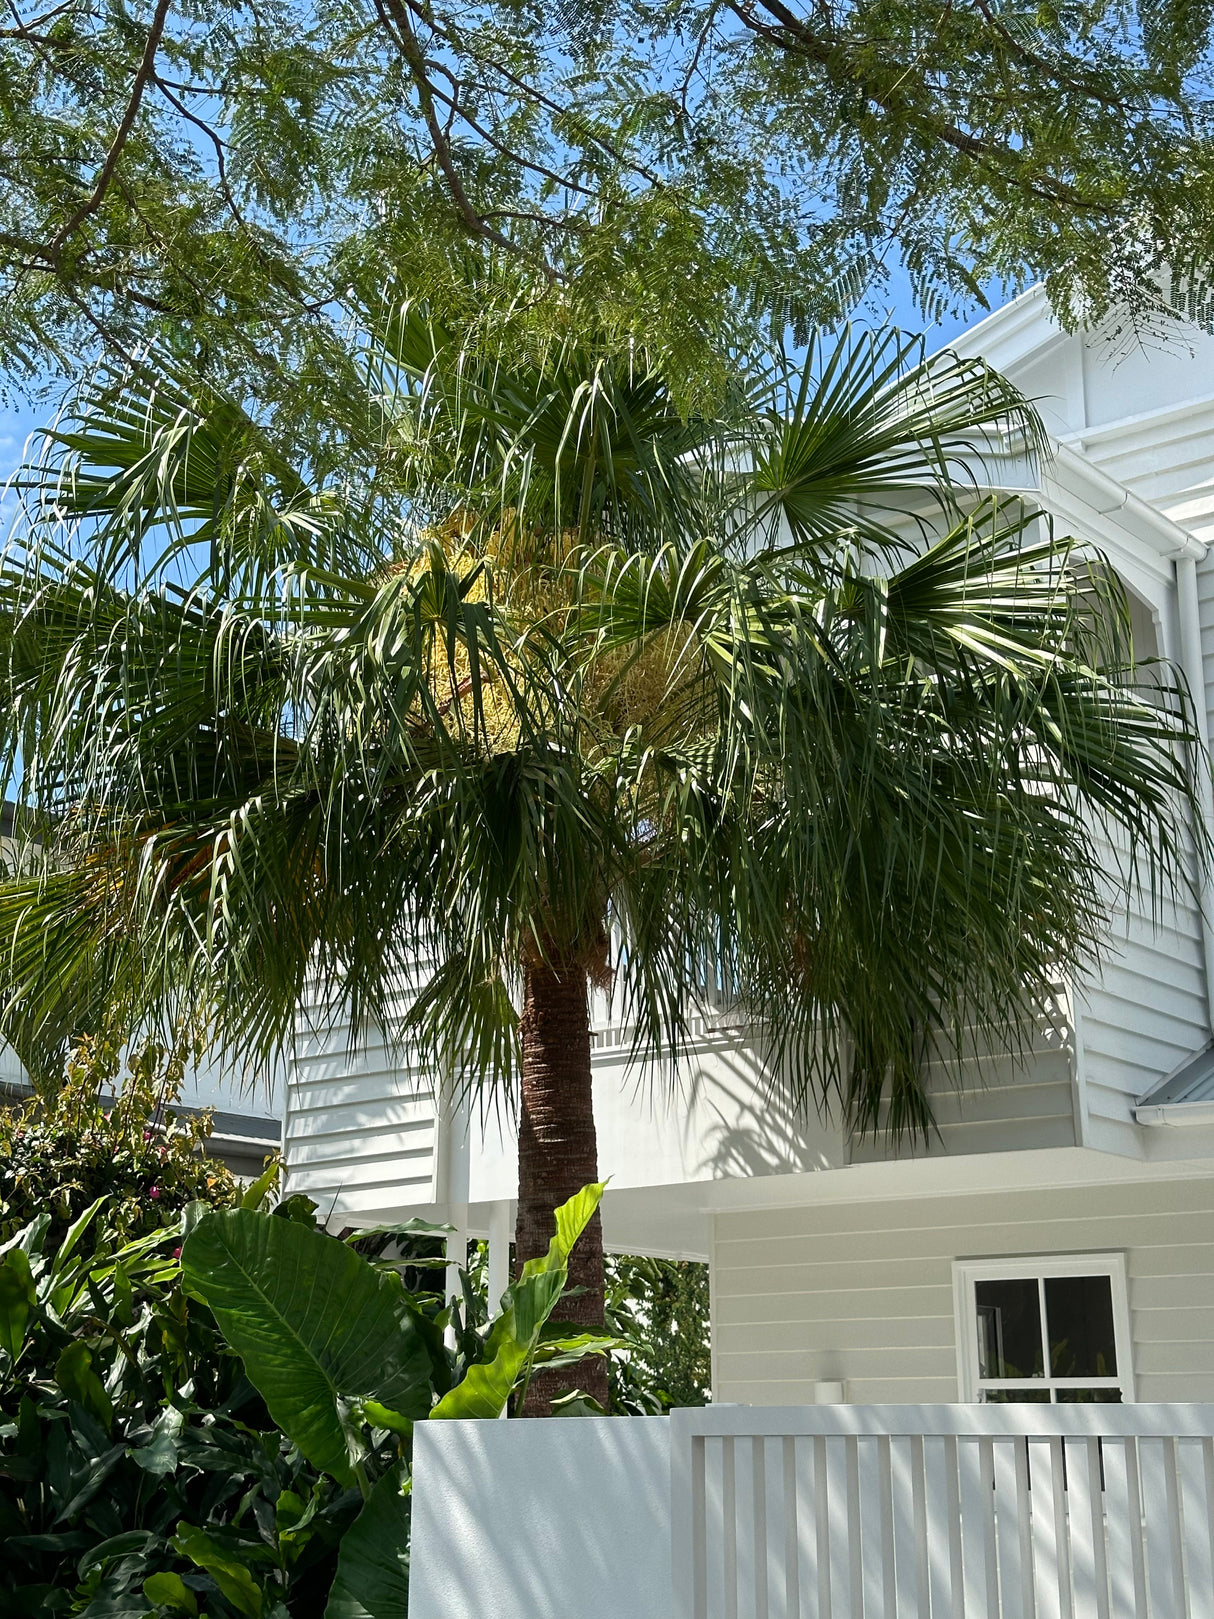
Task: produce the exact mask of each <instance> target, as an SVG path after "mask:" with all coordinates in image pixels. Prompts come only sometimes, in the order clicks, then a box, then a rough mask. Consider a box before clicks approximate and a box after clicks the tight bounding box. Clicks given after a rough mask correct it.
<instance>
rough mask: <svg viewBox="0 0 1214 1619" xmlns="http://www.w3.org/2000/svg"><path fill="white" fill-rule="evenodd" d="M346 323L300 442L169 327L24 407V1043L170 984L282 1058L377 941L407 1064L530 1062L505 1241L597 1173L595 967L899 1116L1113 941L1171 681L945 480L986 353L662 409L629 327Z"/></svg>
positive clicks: (1167, 741)
mask: <svg viewBox="0 0 1214 1619" xmlns="http://www.w3.org/2000/svg"><path fill="white" fill-rule="evenodd" d="M361 363H362V365H363V366H364V369H365V374H366V377H367V379H368V387H367V390H366V409H365V412H364V428H365V431H364V433H363V435H362V436H361V437H358V438H351V439H350V440H349V441H348V444H347V451H346V455H345V457H344V459H343V461H342V464H341V466H340V469H337V470H334V471H333V472H332V473H331V474H329V475H326V474H325V473H324V472H323V469H318V468H317V467H314V466H304V465H295V464H293V463H292V462H290V461H288V460H287V459H285V458H284V457H283V456H282V455H281V454H280V453H279V452H278V451H277V450H276V448H275V446H274V444H273V443H272V441H271V440H270V439H268V438H267V437H266V436H265V434H263V433H262V431H261V430H260V429H259V427H258V425H257V423H256V422H255V421H253V420H252V419H251V418H250V416H249V415H247V414H246V413H245V411H244V410H243V409H242V408H241V407H240V406H239V405H238V404H237V403H236V401H234V400H233V399H231V398H230V397H227V396H225V395H223V394H221V393H219V392H216V391H214V390H209V389H206V388H201V389H191V388H189V387H187V386H186V385H185V383H184V382H183V381H182V379H181V377H180V376H179V375H178V373H177V372H176V371H175V370H174V369H173V367H172V365H171V363H170V362H169V361H167V360H164V361H162V362H160V363H158V364H157V366H156V367H144V368H140V369H138V370H136V371H133V372H129V373H125V374H122V375H120V376H116V377H106V376H103V377H101V378H99V379H97V380H95V381H93V382H92V383H91V384H89V385H88V386H87V387H86V388H85V390H84V391H83V393H82V395H81V397H80V399H79V400H78V402H77V406H76V410H75V413H74V419H73V418H69V419H65V420H64V421H63V422H62V423H61V425H60V427H59V428H58V429H57V431H56V432H55V433H54V434H52V435H51V436H50V437H49V439H48V447H49V453H48V458H47V459H46V460H45V461H44V463H43V464H42V465H41V466H40V467H39V468H37V469H35V470H34V472H33V473H32V475H31V479H30V486H31V526H30V528H29V530H28V532H27V533H26V534H25V535H24V536H23V538H22V539H21V541H20V543H19V544H18V546H17V547H16V549H15V550H13V551H12V552H11V553H10V555H9V557H8V560H7V562H6V564H5V566H4V568H3V571H2V572H0V668H2V669H3V672H4V680H5V703H4V705H3V709H2V713H3V722H2V723H3V731H2V733H0V746H2V747H3V751H4V753H5V756H6V758H7V759H8V761H9V763H10V767H14V766H15V764H16V761H17V760H18V759H20V761H21V763H22V768H23V771H24V782H25V785H26V789H27V791H28V793H29V794H30V795H31V797H32V798H33V799H34V801H35V802H36V805H37V809H38V812H39V813H38V824H40V825H41V826H42V827H44V828H45V829H46V831H45V834H44V840H43V844H42V848H41V851H40V854H39V856H38V859H37V860H36V861H35V863H34V864H33V866H32V867H31V869H30V871H29V873H28V874H27V875H23V876H19V877H17V878H15V879H14V880H13V881H11V882H9V883H8V884H6V885H5V886H4V887H3V888H2V889H0V937H2V938H3V941H4V946H5V948H4V952H3V955H2V957H0V962H2V966H0V978H2V982H0V989H2V997H0V1022H2V1024H3V1030H4V1033H5V1035H6V1036H7V1037H8V1038H10V1039H11V1040H12V1041H13V1042H14V1044H16V1046H17V1048H18V1049H19V1050H20V1051H22V1052H23V1053H28V1054H31V1060H32V1057H33V1055H34V1054H37V1053H38V1052H53V1051H55V1050H56V1049H58V1048H60V1047H61V1046H62V1044H63V1042H64V1041H65V1040H66V1039H67V1038H68V1037H69V1036H70V1034H71V1032H72V1031H73V1030H76V1029H79V1028H81V1027H90V1028H100V1027H106V1028H114V1027H117V1028H119V1029H122V1030H128V1029H137V1028H140V1027H143V1026H145V1025H147V1024H149V1023H152V1024H153V1025H155V1024H156V1020H161V1019H167V1020H168V1021H169V1023H170V1024H172V1023H173V1022H174V1021H175V1020H176V1018H178V1017H187V1016H189V1017H193V1016H196V1015H198V1011H199V1009H200V1008H202V1009H204V1011H205V1013H206V1014H207V1015H208V1016H209V1017H210V1018H211V1019H212V1021H213V1027H214V1028H215V1030H216V1033H217V1037H218V1038H219V1039H220V1040H222V1041H228V1042H231V1043H234V1044H236V1045H238V1046H240V1047H241V1049H242V1050H243V1051H245V1052H246V1053H251V1054H253V1055H256V1056H260V1057H262V1058H266V1059H269V1058H271V1057H272V1056H273V1055H274V1053H275V1052H276V1051H277V1050H278V1049H279V1047H280V1046H281V1044H282V1042H283V1041H284V1039H286V1038H287V1036H288V1033H289V1031H290V1029H291V1027H292V1024H293V1020H294V1019H295V1017H296V1015H297V1010H298V1007H299V1005H300V1003H301V999H302V997H303V993H304V990H305V986H306V985H309V984H310V985H311V986H312V987H313V988H314V989H316V990H318V991H319V994H320V997H321V1001H322V1004H328V1005H329V1006H331V1007H332V1009H333V1012H334V1015H345V1016H348V1017H349V1018H350V1020H351V1023H352V1025H353V1027H354V1028H355V1030H356V1031H358V1030H361V1029H363V1028H365V1027H366V1025H367V1024H368V1023H373V1022H378V1023H381V1024H383V1025H384V1026H386V1027H393V1026H395V1025H394V1022H393V1020H394V1019H395V1017H396V1015H397V1014H396V1010H395V1009H396V1006H397V1005H398V992H399V988H400V986H401V984H402V982H412V983H413V984H414V985H415V986H416V988H417V994H416V996H415V998H414V999H413V1000H412V1001H411V1002H410V1004H409V1007H408V1010H407V1013H406V1015H405V1022H404V1030H403V1038H405V1039H407V1040H409V1041H413V1042H415V1043H416V1044H417V1045H418V1046H419V1047H420V1048H421V1052H422V1054H423V1055H422V1060H423V1061H425V1060H426V1058H427V1057H428V1059H429V1060H430V1061H432V1062H433V1063H434V1064H435V1066H436V1069H437V1070H438V1071H441V1072H444V1073H449V1074H453V1075H454V1076H455V1077H456V1081H457V1082H461V1081H462V1082H463V1083H464V1084H466V1085H469V1086H482V1085H493V1084H497V1083H501V1084H507V1085H512V1086H517V1091H516V1092H515V1094H517V1096H518V1098H519V1107H520V1113H519V1117H520V1166H521V1167H520V1197H519V1224H518V1230H517V1233H516V1243H517V1252H518V1259H519V1261H520V1262H522V1261H523V1260H527V1259H531V1258H536V1257H539V1256H541V1255H542V1254H543V1253H544V1252H545V1251H546V1250H547V1246H548V1241H549V1238H550V1235H551V1226H550V1210H551V1209H552V1207H554V1206H555V1205H556V1204H557V1203H559V1202H561V1201H563V1200H564V1199H566V1198H568V1197H569V1196H572V1195H573V1193H574V1192H575V1191H576V1189H577V1188H578V1187H579V1186H581V1185H584V1184H587V1183H589V1182H591V1181H593V1180H595V1179H596V1178H597V1163H596V1154H595V1142H594V1129H593V1111H592V1103H591V1089H590V1026H589V1016H590V1011H589V1002H588V994H589V988H590V986H591V985H595V986H598V987H599V988H601V989H602V990H603V991H604V993H606V992H607V990H608V989H609V990H610V996H611V1001H610V1007H609V1014H610V1016H611V1017H612V1018H613V1019H616V1020H618V1021H619V1022H621V1023H623V1024H626V1025H631V1027H632V1028H633V1030H634V1031H635V1049H636V1051H637V1053H640V1054H646V1055H648V1056H650V1057H652V1058H654V1059H655V1060H656V1061H657V1062H658V1064H659V1067H658V1070H657V1071H658V1072H659V1073H660V1072H661V1066H660V1065H661V1064H662V1063H663V1062H667V1063H669V1062H673V1061H676V1060H677V1059H678V1058H679V1056H680V1054H681V1053H682V1052H683V1050H684V1049H685V1047H686V1044H687V1041H688V1039H689V1035H690V1031H691V1028H692V1024H693V1019H694V1018H695V1016H696V1015H697V1014H698V1012H699V1011H700V1010H701V1009H702V1008H703V1007H704V1005H705V1004H706V1001H709V1000H713V1001H715V1002H717V1003H718V1004H719V1002H720V1000H721V998H724V999H725V1000H727V1001H729V1002H731V1003H733V1004H734V1005H735V1007H736V1009H737V1011H738V1014H739V1015H741V1016H745V1017H747V1018H749V1019H750V1020H751V1021H752V1024H753V1026H754V1027H755V1028H756V1029H757V1030H758V1031H760V1034H761V1041H762V1046H763V1050H764V1054H765V1056H766V1058H767V1061H768V1071H769V1073H770V1075H771V1080H772V1083H775V1084H781V1085H783V1086H785V1087H786V1088H787V1090H788V1091H789V1093H790V1094H791V1097H792V1099H793V1101H794V1102H795V1103H798V1104H800V1105H802V1106H805V1107H808V1106H812V1105H814V1104H815V1103H823V1102H824V1101H827V1100H829V1099H831V1098H834V1099H835V1100H837V1102H838V1103H839V1104H840V1105H841V1107H842V1108H843V1111H844V1113H845V1115H846V1117H847V1119H848V1121H849V1122H850V1123H851V1124H852V1125H853V1126H854V1127H855V1128H857V1129H860V1130H864V1129H871V1128H877V1127H878V1126H879V1125H882V1124H888V1125H889V1127H890V1128H892V1129H893V1130H894V1131H895V1132H897V1131H901V1130H906V1129H911V1130H914V1129H926V1128H928V1127H929V1125H930V1111H929V1108H928V1106H927V1102H926V1098H925V1095H924V1090H923V1073H924V1061H925V1059H926V1058H927V1057H928V1056H931V1055H936V1056H939V1057H941V1058H942V1059H943V1060H945V1061H950V1060H953V1061H955V1060H960V1059H961V1058H962V1057H963V1056H964V1054H965V1051H966V1049H967V1047H966V1042H967V1041H968V1040H972V1039H973V1037H974V1030H975V1029H979V1028H980V1029H982V1030H983V1032H984V1036H985V1037H989V1038H993V1039H995V1040H1002V1041H1005V1042H1007V1044H1008V1045H1009V1046H1010V1048H1011V1049H1013V1050H1016V1049H1018V1048H1019V1047H1020V1044H1021V1042H1022V1041H1023V1040H1024V1038H1025V1035H1026V1032H1027V1031H1028V1030H1029V1029H1030V1028H1031V1027H1032V1021H1033V1018H1034V1017H1035V1016H1036V1015H1038V1013H1039V1012H1040V1010H1041V1009H1042V1008H1043V1007H1045V1006H1048V1005H1049V1004H1050V1002H1051V1000H1052V995H1053V986H1054V984H1055V983H1056V980H1057V975H1058V974H1059V973H1060V972H1066V971H1068V970H1079V969H1081V968H1082V967H1083V966H1084V965H1086V963H1087V962H1088V961H1089V960H1090V959H1091V958H1092V956H1093V955H1095V956H1097V957H1098V956H1099V953H1100V950H1101V948H1102V943H1103V940H1104V937H1105V934H1104V923H1105V916H1106V896H1107V888H1106V863H1105V858H1104V844H1103V842H1102V840H1103V839H1104V838H1105V837H1106V836H1107V835H1108V834H1110V833H1116V834H1117V835H1118V837H1119V838H1120V839H1121V840H1122V842H1123V843H1124V845H1125V848H1126V851H1127V854H1126V861H1127V874H1128V875H1131V876H1134V875H1138V876H1142V877H1144V878H1147V879H1149V880H1151V881H1152V882H1154V883H1155V885H1156V888H1157V891H1158V889H1159V887H1160V886H1161V885H1164V884H1166V883H1167V882H1169V881H1183V880H1184V878H1185V873H1186V865H1185V862H1186V848H1187V846H1188V838H1189V830H1188V829H1189V825H1190V821H1191V815H1190V812H1191V809H1192V803H1193V798H1192V793H1193V781H1192V770H1193V754H1192V752H1191V745H1192V742H1193V736H1192V732H1191V727H1188V726H1187V722H1186V714H1187V699H1186V695H1185V692H1184V690H1183V685H1182V683H1180V682H1177V681H1175V680H1174V679H1173V677H1172V676H1171V674H1170V672H1169V671H1168V670H1167V668H1166V667H1161V668H1160V669H1157V670H1153V671H1152V672H1151V674H1152V679H1151V683H1150V689H1149V690H1147V691H1139V690H1138V688H1137V687H1136V685H1135V676H1134V672H1133V669H1132V667H1131V664H1130V649H1129V645H1128V628H1127V626H1128V615H1127V614H1126V612H1125V604H1124V601H1123V600H1121V598H1120V597H1119V596H1118V594H1117V591H1116V589H1115V586H1114V585H1113V584H1112V583H1111V582H1110V576H1109V575H1108V574H1107V573H1106V572H1105V571H1104V570H1102V569H1099V568H1096V569H1092V568H1091V567H1089V566H1088V564H1087V563H1085V561H1084V560H1083V559H1081V558H1078V557H1076V556H1075V555H1074V554H1073V552H1072V548H1071V546H1070V544H1069V542H1067V541H1066V540H1065V539H1064V538H1062V537H1058V536H1055V535H1054V534H1053V533H1052V532H1051V531H1050V529H1049V528H1048V526H1047V525H1046V524H1045V523H1044V521H1043V520H1041V519H1040V518H1039V517H1038V516H1037V515H1036V514H1035V513H1034V512H1033V511H1031V510H1030V509H1026V508H1024V507H1023V506H1020V505H1017V504H1015V503H1001V502H999V501H998V500H995V499H991V498H989V497H982V496H981V495H980V494H979V492H978V489H977V488H976V485H977V484H980V483H981V482H982V481H983V480H984V479H985V480H986V481H987V482H997V461H996V458H997V456H998V454H999V453H1000V446H1001V445H1002V444H1004V443H1007V442H1008V441H1009V440H1010V441H1011V442H1013V443H1018V444H1019V446H1020V450H1021V453H1025V454H1027V455H1029V457H1030V458H1031V457H1032V455H1033V454H1034V453H1036V452H1037V449H1038V429H1037V424H1036V420H1035V418H1034V416H1033V414H1032V412H1031V410H1030V409H1029V407H1028V406H1027V405H1026V404H1025V402H1024V401H1023V400H1022V399H1021V398H1020V397H1019V396H1018V395H1017V394H1016V392H1015V391H1014V390H1013V389H1012V388H1011V387H1009V386H1008V385H1007V384H1006V383H1005V382H1003V381H1002V380H1001V379H1000V378H999V377H997V376H996V375H994V374H993V373H991V372H990V371H989V370H987V369H986V368H985V367H983V366H981V365H979V364H976V363H972V362H967V361H962V360H959V359H957V358H955V357H953V356H950V355H947V354H945V355H942V356H939V357H938V358H936V359H934V360H931V361H926V362H925V361H922V360H921V358H920V357H919V355H918V353H917V351H916V350H915V349H914V347H913V345H909V344H906V343H904V342H902V341H901V340H899V339H897V338H894V337H888V338H885V339H875V340H859V341H857V340H849V339H846V338H845V339H844V340H842V341H841V342H840V343H839V344H838V345H837V347H835V348H834V349H833V350H829V351H827V352H824V353H819V352H817V351H816V350H815V351H814V352H813V353H811V356H810V360H809V364H808V366H807V367H805V368H803V369H797V368H794V367H792V366H790V365H789V364H787V363H786V362H784V361H783V360H782V359H781V357H780V356H778V355H777V356H772V357H766V358H760V359H754V358H752V359H751V360H750V361H749V362H748V363H747V365H746V366H744V367H742V368H741V369H740V370H739V371H738V373H737V375H736V377H735V381H734V385H733V388H732V390H731V392H730V395H729V401H728V407H727V408H724V409H723V410H722V411H720V412H718V413H714V414H711V415H700V416H692V417H687V416H685V415H683V414H681V413H680V412H679V411H678V409H677V408H676V405H675V402H674V399H673V398H672V395H671V393H670V390H669V388H668V386H667V385H666V382H665V381H664V379H663V376H662V374H661V372H660V371H659V370H658V369H657V368H656V366H655V365H654V364H652V363H650V360H649V358H648V357H647V356H646V354H645V353H644V351H642V350H640V349H638V348H635V347H634V348H633V349H632V350H630V351H629V352H627V353H624V354H621V353H617V352H614V351H611V350H608V349H603V348H601V347H597V346H592V345H588V343H587V342H585V341H579V340H578V339H577V338H576V337H575V336H574V335H572V334H571V335H569V336H568V337H567V338H566V339H565V340H564V341H562V342H560V343H555V344H549V345H547V346H545V345H544V344H543V343H540V342H538V341H537V345H536V346H535V347H534V348H533V349H531V350H528V349H526V348H523V349H518V350H516V349H513V348H512V349H510V350H509V351H503V352H500V353H498V354H496V355H495V356H494V357H493V358H492V360H491V361H490V360H487V359H486V358H485V357H484V352H483V349H482V347H481V346H479V344H477V343H474V344H472V345H471V346H467V345H465V344H464V343H462V341H461V339H460V337H459V336H458V334H455V333H452V332H450V331H448V330H447V329H446V328H445V327H443V326H442V325H441V324H440V323H439V322H437V321H436V320H435V319H434V318H433V317H432V316H431V315H430V314H428V313H427V311H426V310H424V309H422V308H420V307H417V306H405V307H402V308H400V309H397V310H394V311H392V312H391V313H390V315H389V316H388V317H386V318H385V320H384V321H383V322H381V323H380V325H379V326H378V327H377V328H376V329H375V330H373V331H369V332H368V334H367V337H366V341H365V344H364V346H363V349H362V359H361ZM992 462H996V465H995V466H994V467H993V466H992ZM599 1241H600V1239H599V1234H598V1224H597V1220H596V1221H593V1222H592V1224H591V1226H590V1228H589V1230H588V1232H587V1236H586V1239H585V1240H584V1242H583V1244H582V1245H581V1246H580V1247H579V1251H578V1253H577V1254H575V1256H574V1259H573V1276H574V1280H575V1282H576V1283H577V1284H578V1286H579V1287H580V1288H583V1289H584V1292H582V1293H580V1294H579V1295H578V1297H577V1298H576V1299H575V1300H574V1301H573V1304H572V1306H571V1314H572V1315H573V1316H574V1318H575V1319H580V1320H582V1321H583V1324H585V1325H587V1326H589V1327H593V1326H595V1325H596V1324H598V1323H600V1322H601V1320H602V1265H601V1249H600V1248H599ZM592 1375H597V1376H601V1370H600V1369H598V1368H595V1367H591V1368H590V1369H589V1372H588V1374H587V1380H589V1378H590V1377H591V1376H592ZM540 1386H541V1385H539V1384H537V1389H538V1388H539V1387H540ZM543 1387H544V1388H545V1389H546V1388H547V1385H543ZM594 1392H595V1393H596V1396H597V1397H598V1398H599V1399H600V1401H605V1398H606V1387H605V1384H600V1385H596V1387H595V1388H594ZM538 1397H539V1396H538V1395H537V1398H538Z"/></svg>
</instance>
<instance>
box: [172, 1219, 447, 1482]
mask: <svg viewBox="0 0 1214 1619" xmlns="http://www.w3.org/2000/svg"><path fill="white" fill-rule="evenodd" d="M181 1267H182V1272H183V1274H184V1277H185V1282H186V1286H187V1288H188V1290H189V1291H190V1292H191V1293H194V1294H195V1295H197V1297H199V1298H201V1299H202V1300H203V1301H204V1302H205V1303H206V1304H208V1305H209V1306H210V1308H211V1309H212V1310H213V1311H214V1313H215V1317H216V1319H217V1321H218V1322H219V1325H220V1327H221V1329H222V1331H223V1334H224V1336H225V1337H226V1338H227V1340H228V1342H229V1343H230V1344H231V1345H232V1347H233V1349H235V1350H236V1351H237V1353H238V1354H239V1355H240V1356H241V1357H242V1358H243V1360H244V1363H245V1369H246V1371H247V1372H248V1374H249V1377H250V1379H251V1380H252V1382H253V1383H254V1384H255V1386H256V1387H257V1389H258V1390H259V1392H260V1393H261V1395H262V1398H263V1399H264V1400H265V1402H266V1405H267V1406H268V1407H269V1411H270V1415H271V1416H272V1417H273V1418H274V1420H275V1422H277V1423H278V1425H279V1427H280V1428H282V1430H283V1431H284V1432H285V1433H286V1434H287V1435H288V1436H289V1437H290V1438H291V1439H292V1440H294V1442H295V1443H296V1444H297V1445H298V1446H299V1448H300V1450H301V1451H302V1452H303V1453H304V1455H305V1456H306V1457H307V1458H308V1460H309V1461H311V1462H312V1463H313V1464H314V1465H315V1466H317V1467H321V1468H323V1469H324V1470H325V1471H326V1472H328V1473H331V1474H332V1475H333V1477H334V1478H336V1479H337V1480H338V1481H339V1482H341V1483H343V1484H347V1485H348V1484H350V1483H352V1482H353V1480H354V1472H353V1468H352V1466H351V1460H350V1449H349V1440H348V1422H347V1419H346V1416H345V1412H346V1410H347V1408H348V1406H349V1404H350V1403H351V1402H354V1401H358V1400H361V1399H366V1398H368V1397H374V1398H375V1399H377V1400H379V1401H381V1402H382V1403H383V1404H384V1405H386V1406H388V1407H390V1408H391V1409H392V1410H393V1411H397V1412H400V1413H401V1414H402V1415H404V1416H406V1417H411V1418H417V1417H422V1416H424V1415H425V1414H426V1412H427V1410H428V1409H429V1406H430V1380H431V1360H430V1354H429V1350H428V1348H427V1345H426V1341H425V1337H424V1334H423V1330H422V1328H421V1326H420V1325H419V1323H418V1320H417V1316H416V1312H415V1310H414V1307H413V1305H412V1303H411V1301H410V1300H409V1299H408V1298H407V1297H406V1295H405V1292H404V1290H403V1288H402V1287H401V1284H400V1281H399V1279H398V1278H397V1277H396V1276H394V1275H392V1274H390V1273H387V1272H383V1271H377V1270H376V1269H375V1268H374V1267H373V1266H371V1265H369V1264H368V1263H367V1261H366V1260H365V1259H362V1258H361V1257H360V1256H359V1255H358V1254H356V1253H353V1252H352V1251H351V1250H350V1249H349V1248H347V1247H346V1245H345V1244H344V1243H341V1242H336V1241H334V1239H333V1238H332V1237H327V1236H325V1235H324V1234H323V1233H322V1232H319V1231H311V1230H309V1229H308V1228H307V1227H305V1226H302V1225H298V1224H296V1223H295V1222H294V1221H293V1220H280V1219H277V1218H275V1217H274V1216H273V1215H268V1214H259V1213H256V1212H255V1211H254V1210H252V1209H228V1210H225V1211H224V1212H223V1213H217V1214H209V1215H207V1216H206V1218H205V1219H203V1220H201V1221H200V1222H199V1224H198V1225H197V1226H196V1227H195V1229H194V1230H193V1231H192V1232H191V1233H190V1235H189V1237H188V1238H187V1239H186V1242H185V1245H184V1247H183V1249H182V1255H181Z"/></svg>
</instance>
